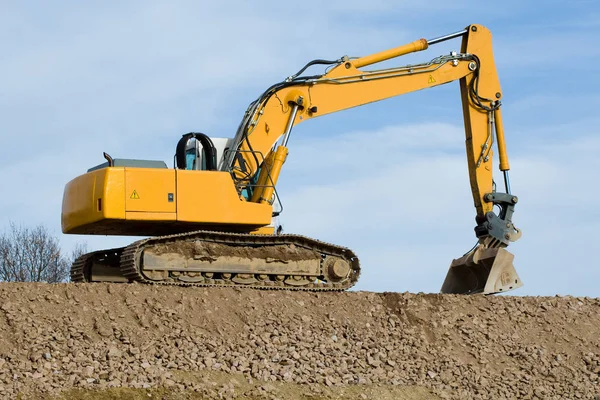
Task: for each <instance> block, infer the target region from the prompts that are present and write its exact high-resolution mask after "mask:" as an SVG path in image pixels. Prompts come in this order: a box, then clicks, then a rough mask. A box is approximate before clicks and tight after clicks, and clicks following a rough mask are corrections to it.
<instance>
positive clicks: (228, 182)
mask: <svg viewBox="0 0 600 400" xmlns="http://www.w3.org/2000/svg"><path fill="white" fill-rule="evenodd" d="M170 195H172V196H170ZM170 199H172V201H170ZM271 214H272V207H271V206H270V205H269V204H257V203H250V202H247V201H246V200H244V199H243V198H240V197H239V196H238V194H237V191H236V190H235V187H234V184H233V181H232V179H231V175H230V174H229V173H227V172H217V171H187V170H169V169H154V168H130V167H109V168H103V169H100V170H96V171H93V172H88V173H86V174H84V175H81V176H79V177H77V178H75V179H73V180H72V181H71V182H69V183H68V184H67V186H66V188H65V192H64V196H63V207H62V230H63V232H64V233H75V234H118V235H136V236H144V235H163V234H170V233H176V232H186V231H190V230H197V229H219V230H226V231H238V232H251V231H255V230H257V229H260V228H262V227H266V226H267V225H269V224H270V223H271Z"/></svg>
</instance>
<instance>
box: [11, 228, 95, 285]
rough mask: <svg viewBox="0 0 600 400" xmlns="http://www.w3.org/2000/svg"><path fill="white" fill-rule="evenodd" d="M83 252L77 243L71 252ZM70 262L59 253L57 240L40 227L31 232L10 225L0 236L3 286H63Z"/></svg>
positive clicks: (84, 247)
mask: <svg viewBox="0 0 600 400" xmlns="http://www.w3.org/2000/svg"><path fill="white" fill-rule="evenodd" d="M85 251H87V245H85V244H84V243H83V244H82V243H78V244H77V245H76V248H75V250H74V251H73V256H75V252H85ZM70 266H71V259H69V258H67V257H64V256H63V255H62V253H61V250H60V246H59V243H58V239H57V238H56V237H54V236H52V235H51V234H50V233H49V232H48V229H46V228H45V227H44V226H43V225H38V226H37V227H35V228H28V227H23V226H17V225H15V224H14V223H11V224H10V228H9V229H8V232H5V233H3V234H2V235H0V280H2V281H5V282H50V283H55V282H64V281H66V280H67V278H68V276H69V269H70Z"/></svg>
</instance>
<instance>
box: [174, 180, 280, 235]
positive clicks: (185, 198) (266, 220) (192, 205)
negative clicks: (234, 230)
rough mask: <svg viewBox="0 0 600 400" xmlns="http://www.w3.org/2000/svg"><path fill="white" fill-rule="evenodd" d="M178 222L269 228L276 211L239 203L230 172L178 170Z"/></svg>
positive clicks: (261, 206)
mask: <svg viewBox="0 0 600 400" xmlns="http://www.w3.org/2000/svg"><path fill="white" fill-rule="evenodd" d="M176 173H177V199H178V200H177V220H178V221H188V222H194V221H202V222H204V223H208V224H231V225H235V226H244V225H246V226H254V227H255V228H258V227H260V226H266V225H269V224H270V223H271V213H272V210H273V208H272V207H271V205H269V204H258V203H251V202H247V201H243V200H240V198H239V197H238V194H237V191H236V190H235V186H234V185H233V181H232V179H231V175H230V174H229V172H218V171H187V170H177V171H176Z"/></svg>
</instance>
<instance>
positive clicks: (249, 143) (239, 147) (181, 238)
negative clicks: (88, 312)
mask: <svg viewBox="0 0 600 400" xmlns="http://www.w3.org/2000/svg"><path fill="white" fill-rule="evenodd" d="M455 38H462V45H461V50H460V52H451V53H450V54H448V55H442V56H439V57H436V58H434V59H432V60H431V61H429V62H424V63H420V64H413V65H404V66H400V67H386V68H383V69H374V70H367V69H365V67H368V66H369V65H372V64H377V63H379V62H382V61H385V60H389V59H392V58H396V57H400V56H403V55H406V54H409V53H413V52H418V51H422V50H425V49H427V48H428V47H429V46H431V45H434V44H436V43H439V42H443V41H446V40H450V39H455ZM315 65H321V66H325V70H324V73H323V74H319V75H305V74H304V73H305V71H306V70H307V69H308V68H309V67H312V66H315ZM456 80H458V81H459V83H460V91H461V98H462V106H463V114H464V125H465V133H466V150H467V164H468V171H469V179H470V184H471V190H472V193H473V199H474V203H475V210H476V227H475V234H476V236H477V239H478V242H477V244H476V245H475V247H474V248H473V249H472V250H471V251H469V252H468V253H467V254H465V255H464V256H462V257H461V258H459V259H456V260H454V261H453V262H452V263H451V266H450V269H449V271H448V273H447V275H446V279H445V281H444V282H443V285H442V288H441V292H442V293H460V294H472V293H484V294H492V293H498V292H506V291H508V290H511V289H515V288H517V287H520V286H521V285H522V283H521V281H520V279H519V277H518V275H517V273H516V271H515V269H514V266H513V263H512V261H513V255H512V254H511V253H509V252H508V251H507V250H506V249H505V247H507V246H508V244H509V243H510V242H512V241H515V240H517V239H518V238H519V237H520V235H521V232H520V230H518V229H517V228H516V227H515V226H514V225H513V222H512V215H513V212H514V207H515V204H516V203H517V197H516V196H514V195H513V194H512V193H511V190H510V183H509V176H508V171H509V161H508V156H507V152H506V145H505V139H504V130H503V125H502V115H501V112H500V106H501V99H502V92H501V90H500V83H499V81H498V75H497V72H496V66H495V64H494V58H493V52H492V36H491V33H490V31H489V30H488V29H486V28H485V27H483V26H481V25H470V26H468V27H466V28H465V29H463V30H461V31H458V32H455V33H452V34H449V35H445V36H441V37H438V38H435V39H432V40H425V39H419V40H416V41H414V42H412V43H409V44H406V45H403V46H400V47H396V48H393V49H389V50H385V51H382V52H379V53H375V54H371V55H368V56H364V57H359V58H351V57H348V56H344V57H341V58H340V59H338V60H331V61H328V60H313V61H311V62H309V63H308V64H306V65H305V66H304V67H303V68H302V69H300V71H298V72H297V73H296V74H294V75H292V76H289V77H288V78H287V79H285V80H284V81H283V82H279V83H276V84H274V85H272V86H270V87H269V88H268V89H267V90H265V91H264V93H262V94H261V95H260V96H259V97H258V98H257V99H256V100H255V101H253V102H252V103H251V104H250V105H249V107H248V109H247V111H246V113H245V114H244V116H243V118H242V121H241V123H240V125H239V127H238V129H237V132H236V134H235V137H233V138H211V137H209V136H207V135H205V134H203V133H197V132H192V133H187V134H185V135H183V137H182V138H181V139H180V140H179V142H178V143H177V146H176V151H175V157H174V164H175V165H174V168H173V169H170V168H167V165H166V164H165V163H164V162H162V161H151V160H131V159H117V158H112V157H111V156H110V155H108V154H106V153H104V158H105V159H106V162H105V163H103V164H100V165H98V166H96V167H94V168H91V169H90V170H88V172H87V173H85V174H83V175H81V176H79V177H77V178H75V179H73V180H72V181H70V182H69V183H68V184H67V185H66V187H65V191H64V197H63V204H62V218H61V219H62V230H63V232H64V233H67V234H90V235H134V236H148V238H146V239H143V240H139V241H136V242H134V243H132V244H131V245H129V246H127V247H124V248H116V249H110V250H102V251H96V252H92V253H89V254H85V255H83V256H81V257H79V258H78V259H77V260H76V261H75V262H74V263H73V266H72V269H71V280H72V281H73V282H103V281H109V282H134V281H135V282H144V283H155V284H170V285H186V286H242V287H251V288H262V289H282V290H308V291H332V290H334V291H335V290H345V289H347V288H350V287H351V286H353V285H354V284H355V283H356V281H357V280H358V277H359V274H360V266H359V261H358V258H357V257H356V255H355V254H354V252H353V251H352V250H350V249H347V248H344V247H340V246H337V245H333V244H328V243H324V242H321V241H318V240H315V239H311V238H307V237H303V236H300V235H290V234H281V232H280V231H279V229H277V228H276V227H275V224H273V217H274V216H277V215H278V214H279V213H280V211H281V208H282V207H281V202H280V201H279V196H278V194H277V190H276V187H277V181H278V178H279V175H280V172H281V168H282V166H283V164H284V162H285V160H286V157H287V155H288V148H287V144H288V139H289V138H290V134H291V132H292V129H293V127H294V126H295V125H296V124H298V123H300V122H304V121H308V120H310V119H312V118H315V117H319V116H323V115H326V114H330V113H334V112H337V111H340V110H345V109H349V108H352V107H357V106H360V105H364V104H367V103H371V102H375V101H378V100H383V99H386V98H390V97H394V96H400V95H403V94H405V93H409V92H413V91H417V90H421V89H427V88H431V87H434V86H438V85H443V84H445V83H449V82H452V81H456ZM494 142H495V143H496V145H497V149H498V156H499V164H500V170H501V171H502V174H503V179H504V186H505V191H504V192H501V191H497V190H496V184H495V181H494V179H493V176H492V162H493V150H492V145H493V144H494Z"/></svg>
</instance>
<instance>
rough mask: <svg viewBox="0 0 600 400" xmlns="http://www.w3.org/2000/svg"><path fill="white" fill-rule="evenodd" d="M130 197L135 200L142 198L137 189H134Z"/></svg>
mask: <svg viewBox="0 0 600 400" xmlns="http://www.w3.org/2000/svg"><path fill="white" fill-rule="evenodd" d="M129 198H130V199H133V200H139V199H140V195H139V194H138V192H137V191H135V190H134V191H133V193H131V196H129Z"/></svg>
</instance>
